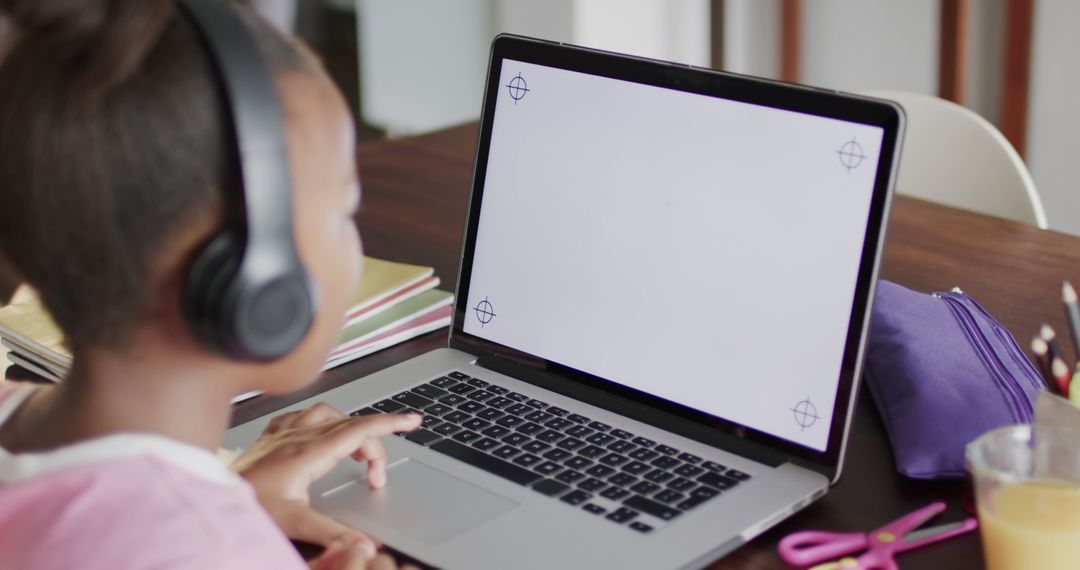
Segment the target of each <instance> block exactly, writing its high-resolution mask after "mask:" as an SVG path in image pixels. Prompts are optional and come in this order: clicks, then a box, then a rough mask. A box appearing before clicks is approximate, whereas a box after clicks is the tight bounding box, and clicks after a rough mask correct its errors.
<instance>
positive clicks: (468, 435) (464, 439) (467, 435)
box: [453, 430, 481, 443]
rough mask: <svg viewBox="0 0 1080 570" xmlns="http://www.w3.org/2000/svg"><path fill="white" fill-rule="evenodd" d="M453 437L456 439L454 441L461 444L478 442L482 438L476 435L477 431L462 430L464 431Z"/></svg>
mask: <svg viewBox="0 0 1080 570" xmlns="http://www.w3.org/2000/svg"><path fill="white" fill-rule="evenodd" d="M453 437H454V439H456V440H457V441H460V442H461V443H469V442H470V441H476V440H478V439H480V437H481V436H480V434H478V433H476V432H475V431H469V430H462V431H459V432H458V433H456V434H454V436H453Z"/></svg>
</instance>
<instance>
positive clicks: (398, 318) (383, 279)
mask: <svg viewBox="0 0 1080 570" xmlns="http://www.w3.org/2000/svg"><path fill="white" fill-rule="evenodd" d="M434 273H435V271H434V270H433V269H432V268H430V267H422V266H419V265H408V264H404V263H395V262H392V261H384V260H382V259H375V258H371V257H365V258H364V273H363V279H361V282H360V286H359V287H358V288H357V291H356V295H355V298H354V301H353V306H352V307H351V308H350V309H349V311H348V312H347V313H346V322H345V329H344V330H343V331H342V333H341V336H340V337H339V338H338V345H337V346H336V347H335V348H334V350H333V351H331V353H330V356H329V358H328V359H327V361H326V364H325V365H324V366H323V369H324V370H325V369H328V368H333V367H335V366H340V365H342V364H344V363H346V362H349V361H351V360H355V359H357V358H360V357H362V356H366V355H368V354H371V353H373V352H377V351H379V350H382V349H384V348H388V347H390V346H393V345H395V344H398V343H401V342H404V341H406V340H409V339H411V338H413V337H416V336H419V335H422V334H425V333H428V332H431V331H434V330H438V329H440V328H442V327H445V326H447V325H449V324H450V313H451V310H452V309H451V305H452V303H453V299H454V296H453V295H452V294H451V293H448V292H446V291H440V290H438V289H436V287H438V285H439V278H438V277H436V276H435V275H434ZM0 344H2V345H3V349H5V350H7V351H8V355H7V358H8V360H10V361H11V362H12V363H14V364H17V365H19V366H21V367H23V368H25V369H26V370H28V371H30V372H33V373H35V374H37V375H39V376H41V377H43V378H46V379H48V380H53V381H59V380H60V379H61V378H63V377H64V375H65V374H67V370H68V369H69V368H70V367H71V353H70V351H69V350H68V349H67V347H66V346H64V336H63V333H62V332H61V331H60V329H59V328H58V327H57V326H56V324H55V323H54V322H53V320H52V319H51V318H50V317H49V314H48V312H47V311H46V310H45V308H44V307H43V306H42V304H41V301H40V300H39V299H38V296H37V294H36V293H35V292H34V290H33V289H30V288H29V287H23V288H21V289H19V290H18V291H17V292H16V293H15V296H14V297H13V298H12V299H11V302H10V303H9V304H8V305H7V306H5V307H3V308H0ZM0 356H2V353H0ZM0 369H2V367H0Z"/></svg>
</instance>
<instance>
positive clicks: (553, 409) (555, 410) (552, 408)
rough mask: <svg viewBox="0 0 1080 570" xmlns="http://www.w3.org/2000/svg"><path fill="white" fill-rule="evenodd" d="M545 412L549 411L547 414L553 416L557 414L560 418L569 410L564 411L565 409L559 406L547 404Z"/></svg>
mask: <svg viewBox="0 0 1080 570" xmlns="http://www.w3.org/2000/svg"><path fill="white" fill-rule="evenodd" d="M547 413H549V414H551V415H553V416H559V417H560V418H561V417H563V416H565V415H566V414H569V413H570V412H568V411H566V410H564V409H562V408H560V407H557V406H548V409H547Z"/></svg>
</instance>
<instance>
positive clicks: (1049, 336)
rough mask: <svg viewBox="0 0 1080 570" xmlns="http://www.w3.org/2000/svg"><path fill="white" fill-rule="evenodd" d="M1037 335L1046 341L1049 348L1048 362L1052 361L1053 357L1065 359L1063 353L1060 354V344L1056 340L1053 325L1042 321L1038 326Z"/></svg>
mask: <svg viewBox="0 0 1080 570" xmlns="http://www.w3.org/2000/svg"><path fill="white" fill-rule="evenodd" d="M1039 336H1040V337H1041V338H1042V339H1043V340H1045V341H1046V346H1047V347H1049V348H1050V362H1051V363H1052V362H1054V359H1055V358H1060V359H1061V361H1062V362H1064V361H1065V355H1063V354H1061V345H1060V344H1059V343H1058V341H1057V332H1055V331H1054V327H1052V326H1050V324H1049V323H1043V324H1042V326H1040V327H1039Z"/></svg>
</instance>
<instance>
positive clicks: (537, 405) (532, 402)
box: [527, 399, 548, 408]
mask: <svg viewBox="0 0 1080 570" xmlns="http://www.w3.org/2000/svg"><path fill="white" fill-rule="evenodd" d="M527 403H528V404H529V405H530V406H532V407H534V408H546V407H547V406H548V405H547V402H541V401H540V400H535V399H534V400H529V401H528V402H527Z"/></svg>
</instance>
